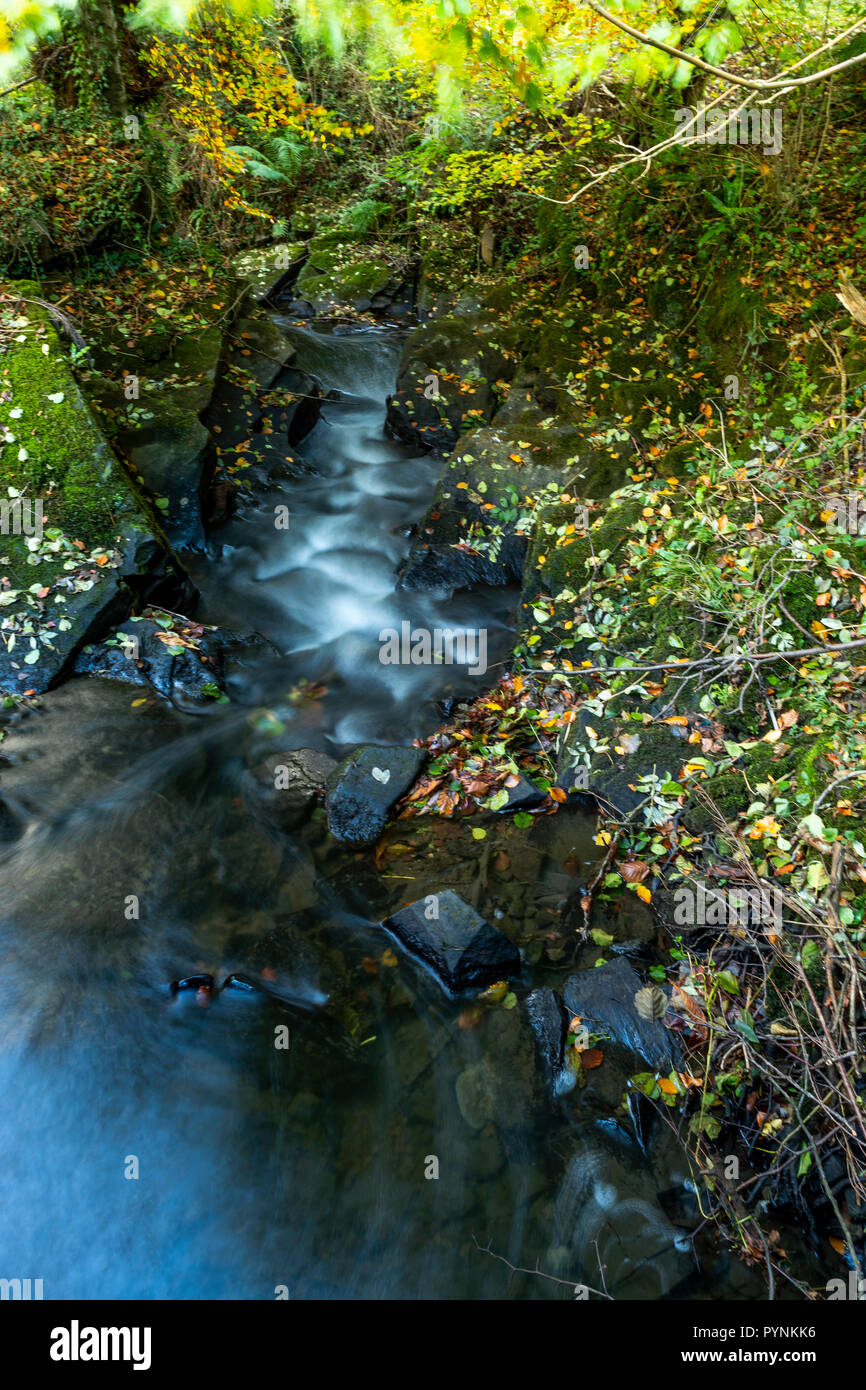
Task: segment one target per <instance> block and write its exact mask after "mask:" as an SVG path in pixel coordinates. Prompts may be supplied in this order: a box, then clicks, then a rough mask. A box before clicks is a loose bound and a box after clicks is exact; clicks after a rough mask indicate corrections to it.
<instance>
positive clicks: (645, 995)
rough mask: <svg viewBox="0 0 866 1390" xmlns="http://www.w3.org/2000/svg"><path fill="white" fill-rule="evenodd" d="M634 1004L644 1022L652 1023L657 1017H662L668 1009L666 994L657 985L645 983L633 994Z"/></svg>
mask: <svg viewBox="0 0 866 1390" xmlns="http://www.w3.org/2000/svg"><path fill="white" fill-rule="evenodd" d="M634 1006H635V1009H636V1011H637V1013H638V1015H639V1016H640V1017H641V1018H642V1019H644V1020H645V1022H647V1023H654V1022H655V1021H656V1020H657V1019H659V1018H664V1016H665V1014H666V1013H667V1011H668V1000H667V995H666V994H665V992H664V990H661V989H659V987H658V985H645V986H644V988H643V989H639V990H638V992H637V994H636V995H635V997H634Z"/></svg>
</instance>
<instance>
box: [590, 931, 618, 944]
mask: <svg viewBox="0 0 866 1390" xmlns="http://www.w3.org/2000/svg"><path fill="white" fill-rule="evenodd" d="M590 936H591V937H592V939H593V941H594V942H595V944H596V946H609V945H610V944H611V942H612V941H613V937H612V936H611V934H610V932H606V931H602V929H601V927H593V929H592V931H591V932H590Z"/></svg>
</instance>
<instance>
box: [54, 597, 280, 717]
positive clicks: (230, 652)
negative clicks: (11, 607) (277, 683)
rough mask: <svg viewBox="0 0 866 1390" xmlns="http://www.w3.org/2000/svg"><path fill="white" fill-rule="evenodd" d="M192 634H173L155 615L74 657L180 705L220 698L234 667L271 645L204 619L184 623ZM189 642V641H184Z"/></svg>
mask: <svg viewBox="0 0 866 1390" xmlns="http://www.w3.org/2000/svg"><path fill="white" fill-rule="evenodd" d="M181 630H182V632H184V633H188V634H189V635H188V636H187V637H185V638H184V641H173V640H168V641H167V640H165V639H167V638H169V639H171V638H174V636H175V634H174V633H173V632H172V631H171V630H168V631H167V630H166V629H165V627H163V626H162V625H161V624H160V623H157V622H156V621H154V620H153V619H151V618H142V619H137V620H134V621H133V620H131V619H130V620H129V621H128V622H125V623H123V624H122V625H121V626H120V627H119V628H118V629H117V632H116V633H115V635H114V636H112V637H110V638H108V639H107V640H106V641H105V642H102V643H100V644H99V645H93V644H91V645H89V646H87V647H85V648H84V649H83V650H82V651H81V653H80V654H79V656H78V658H77V659H76V662H75V667H74V669H75V672H76V674H77V675H84V676H103V677H106V676H107V677H111V678H112V679H114V680H122V681H129V682H130V683H132V684H134V685H140V686H143V687H144V688H146V689H148V690H154V691H156V693H157V694H158V695H162V696H163V697H164V698H165V699H167V700H171V701H172V702H173V703H175V704H178V705H187V706H189V705H209V704H213V702H214V701H215V700H218V699H220V697H221V695H222V693H223V691H224V689H225V687H226V685H227V683H228V682H229V680H230V678H231V676H232V675H233V674H234V672H235V670H236V669H237V668H238V667H239V666H240V665H242V664H243V662H244V661H245V660H255V659H256V658H258V657H261V656H262V655H263V654H264V653H265V652H266V651H268V650H269V644H268V643H267V642H266V641H265V639H264V638H262V637H259V636H258V635H257V634H255V633H253V634H251V635H249V636H239V635H238V634H236V633H232V632H225V631H221V630H220V629H218V628H204V627H202V626H201V625H200V624H194V625H191V628H190V627H189V626H188V627H187V628H183V627H182V629H181ZM185 643H188V644H185Z"/></svg>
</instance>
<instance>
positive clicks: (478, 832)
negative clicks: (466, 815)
mask: <svg viewBox="0 0 866 1390" xmlns="http://www.w3.org/2000/svg"><path fill="white" fill-rule="evenodd" d="M472 838H473V840H486V839H487V831H486V830H482V829H481V826H480V825H476V826H474V827H473V829H472Z"/></svg>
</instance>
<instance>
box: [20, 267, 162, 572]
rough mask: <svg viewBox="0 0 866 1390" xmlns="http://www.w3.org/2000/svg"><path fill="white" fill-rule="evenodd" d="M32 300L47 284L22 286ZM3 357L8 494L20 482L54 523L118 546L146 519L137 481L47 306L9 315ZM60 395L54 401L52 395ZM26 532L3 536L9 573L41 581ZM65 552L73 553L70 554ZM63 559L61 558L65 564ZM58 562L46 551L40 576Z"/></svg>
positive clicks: (95, 545)
mask: <svg viewBox="0 0 866 1390" xmlns="http://www.w3.org/2000/svg"><path fill="white" fill-rule="evenodd" d="M16 288H17V289H19V290H20V292H21V294H22V296H23V297H24V296H26V298H27V299H28V300H29V299H32V298H33V297H34V296H36V295H38V293H39V287H38V286H37V285H33V284H30V283H25V284H22V285H19V286H17V287H16ZM5 327H6V329H7V336H6V340H5V344H4V348H5V350H4V351H3V353H2V356H0V395H2V400H0V430H2V432H3V435H4V436H5V442H4V444H3V447H2V454H0V495H2V496H3V497H4V498H6V497H8V496H10V495H11V494H10V492H9V489H10V488H12V489H14V490H15V492H16V493H17V494H20V495H21V496H23V497H25V498H28V499H30V500H31V501H32V502H36V501H41V502H42V505H43V513H44V524H45V527H46V528H56V529H57V530H59V531H62V532H63V533H64V535H66V536H67V537H69V538H70V539H71V540H75V541H78V542H80V544H81V546H83V547H84V550H85V551H94V550H100V549H103V548H104V549H106V550H108V549H111V548H112V547H113V546H114V544H115V543H116V540H117V537H118V535H119V534H120V533H121V531H122V530H123V529H124V528H125V526H126V525H127V524H128V523H130V522H135V521H138V522H142V521H143V519H142V517H141V515H140V512H139V510H138V507H137V504H136V502H135V499H134V497H133V494H132V491H131V489H130V486H129V484H128V482H127V480H126V478H125V476H124V474H123V472H122V471H121V468H120V466H119V464H118V462H117V460H116V459H115V457H114V455H113V454H112V452H111V450H110V449H109V447H108V445H107V444H106V442H105V440H104V438H103V436H102V434H101V433H100V431H99V429H98V427H97V425H96V423H95V421H94V419H93V416H92V415H91V413H90V410H89V408H88V406H87V404H86V402H85V400H84V398H83V396H82V395H81V392H80V390H79V387H78V384H77V382H76V380H75V378H74V376H73V374H72V371H71V369H70V366H69V362H68V359H67V357H66V356H65V354H64V352H63V350H62V346H61V343H60V340H59V338H58V336H57V333H56V331H55V329H54V327H53V325H52V323H51V321H50V319H49V317H48V315H47V313H46V312H45V310H44V309H42V308H41V307H40V306H38V305H36V304H33V303H28V302H21V303H20V305H19V310H18V312H17V313H16V314H15V315H14V317H13V316H12V315H9V316H7V319H6V323H5ZM52 397H53V399H52ZM26 541H27V538H26V537H25V536H14V535H7V536H4V537H3V538H2V543H0V544H2V550H3V552H4V559H5V561H6V563H5V564H4V572H7V573H9V576H10V578H11V579H12V580H13V582H14V581H18V582H19V583H21V582H23V581H24V580H25V579H26V580H27V581H28V583H31V582H33V580H34V578H35V577H36V576H35V575H34V567H33V566H32V564H30V563H29V557H30V553H31V552H30V550H29V549H28V547H27V544H26ZM63 558H65V557H63ZM60 563H61V560H60V558H58V559H57V561H56V564H57V566H59V565H60ZM51 568H52V562H51V561H50V560H49V559H48V558H47V557H46V558H45V559H44V560H43V561H42V562H41V563H40V566H39V575H38V577H39V579H40V580H42V581H43V582H44V578H45V575H46V573H47V572H48V571H50V570H51Z"/></svg>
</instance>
